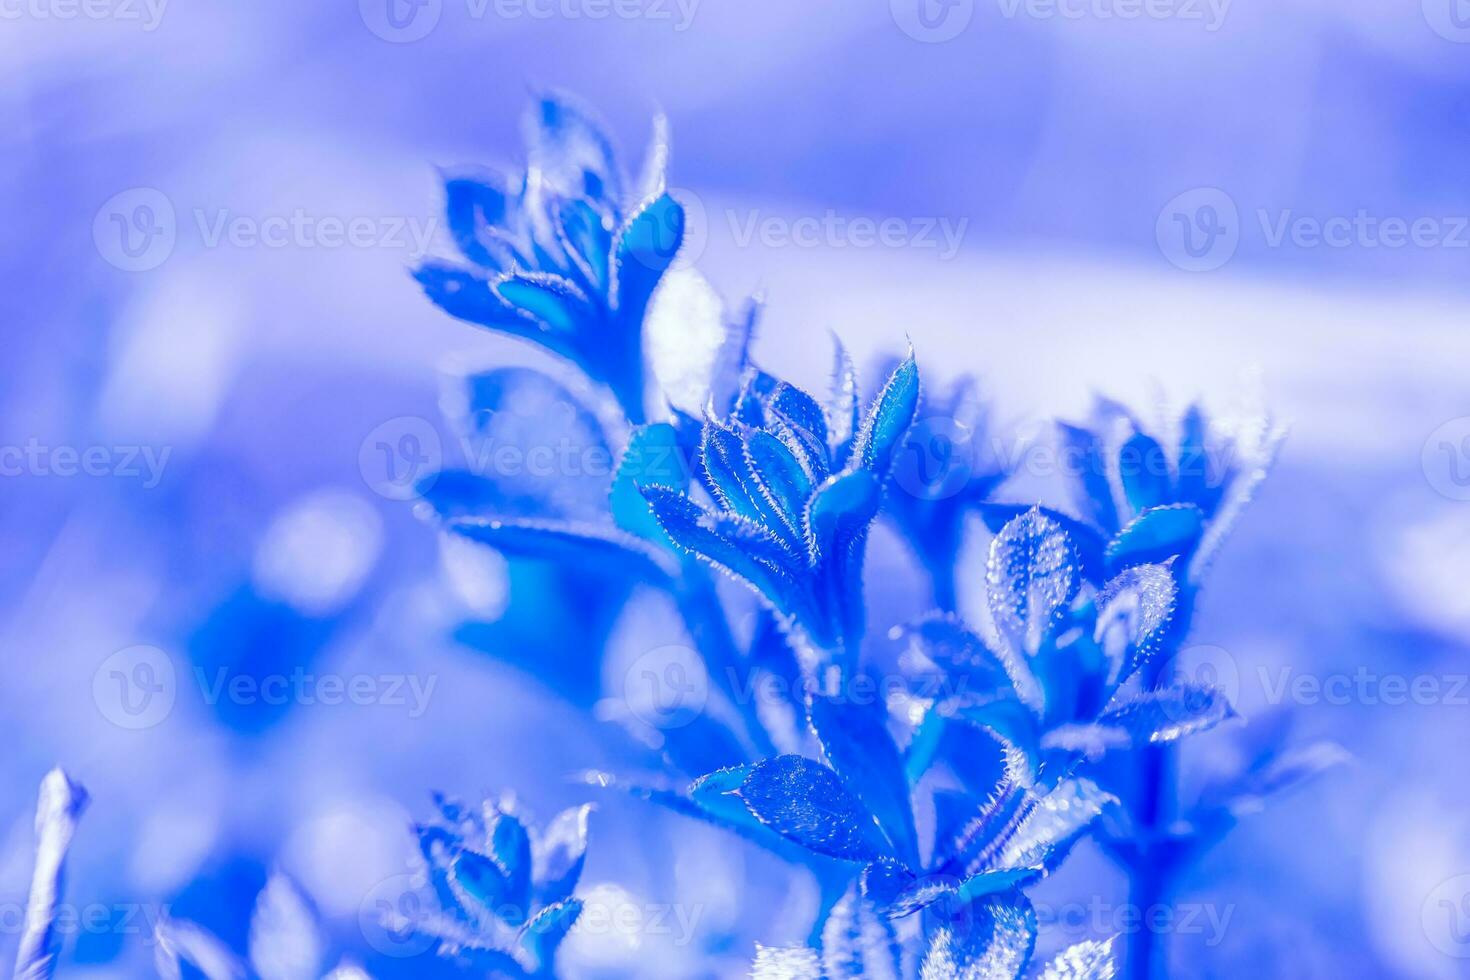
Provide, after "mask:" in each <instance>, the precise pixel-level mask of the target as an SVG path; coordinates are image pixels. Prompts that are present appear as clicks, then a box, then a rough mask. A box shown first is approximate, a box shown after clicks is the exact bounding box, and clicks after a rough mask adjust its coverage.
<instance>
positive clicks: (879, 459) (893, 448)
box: [853, 352, 919, 481]
mask: <svg viewBox="0 0 1470 980" xmlns="http://www.w3.org/2000/svg"><path fill="white" fill-rule="evenodd" d="M918 410H919V368H918V365H916V364H915V363H914V355H913V353H912V352H910V353H909V356H908V357H907V358H905V359H904V361H903V363H902V364H900V365H899V366H898V368H897V369H896V370H895V371H894V372H893V374H892V376H890V377H889V379H888V383H887V384H885V385H884V386H883V390H882V391H881V392H879V394H878V398H877V400H876V401H875V402H874V403H873V407H872V409H870V410H869V412H868V417H867V418H866V419H865V420H864V422H863V427H862V429H861V430H860V431H859V432H858V434H857V438H856V440H855V441H854V443H853V458H854V459H855V460H856V461H857V464H858V465H860V466H862V467H863V468H864V469H867V470H868V471H870V472H872V473H875V474H877V476H878V478H879V479H880V480H884V481H886V480H887V479H888V475H889V474H890V473H891V472H892V471H893V460H894V458H895V457H896V456H897V455H898V450H899V447H901V446H902V445H903V441H904V439H905V438H907V437H908V432H909V427H910V426H911V425H913V423H914V415H915V414H916V413H917V412H918Z"/></svg>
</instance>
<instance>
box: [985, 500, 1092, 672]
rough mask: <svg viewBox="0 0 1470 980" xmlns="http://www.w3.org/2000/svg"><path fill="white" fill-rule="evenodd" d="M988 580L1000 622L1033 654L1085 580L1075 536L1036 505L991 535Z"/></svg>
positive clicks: (1008, 634) (994, 614) (999, 625)
mask: <svg viewBox="0 0 1470 980" xmlns="http://www.w3.org/2000/svg"><path fill="white" fill-rule="evenodd" d="M985 580H986V583H987V585H988V586H989V599H990V614H991V617H992V618H993V619H994V621H995V625H996V628H997V629H998V630H1000V632H1001V634H1002V635H1003V636H1005V637H1007V638H1008V639H1009V640H1010V642H1011V644H1012V647H1013V648H1014V649H1015V650H1016V651H1017V652H1022V653H1026V654H1034V653H1035V652H1036V651H1037V650H1038V649H1040V647H1041V643H1042V641H1043V640H1044V639H1045V638H1046V636H1047V634H1048V633H1050V631H1051V629H1052V627H1053V626H1054V625H1055V624H1056V623H1057V621H1058V620H1059V619H1060V617H1061V615H1062V613H1063V612H1065V610H1066V608H1067V604H1068V603H1070V602H1071V601H1072V597H1073V596H1075V595H1076V594H1077V589H1078V586H1079V585H1080V584H1081V576H1080V574H1079V566H1078V560H1077V552H1076V549H1075V548H1074V547H1073V545H1072V539H1071V538H1070V537H1068V536H1067V532H1066V531H1063V530H1062V528H1061V525H1059V524H1057V523H1056V522H1055V521H1053V520H1051V519H1050V518H1048V517H1046V516H1045V515H1044V514H1042V513H1041V511H1040V510H1037V509H1035V508H1033V509H1032V510H1029V511H1027V512H1026V513H1025V514H1023V515H1021V516H1020V517H1018V518H1016V519H1015V520H1013V521H1011V522H1010V523H1009V524H1007V525H1006V526H1005V527H1003V528H1001V530H1000V533H999V534H997V535H996V536H995V538H994V540H992V541H991V543H990V562H989V566H988V568H987V571H986V578H985Z"/></svg>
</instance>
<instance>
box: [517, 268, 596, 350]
mask: <svg viewBox="0 0 1470 980" xmlns="http://www.w3.org/2000/svg"><path fill="white" fill-rule="evenodd" d="M494 288H495V293H496V295H497V296H499V297H500V298H501V299H503V300H504V301H505V302H507V303H509V304H510V305H511V306H513V307H515V308H516V309H518V310H520V311H521V312H522V313H523V314H524V315H525V316H527V317H529V318H531V319H532V320H534V321H535V322H537V323H540V324H544V325H545V327H546V329H547V330H549V331H550V332H551V333H552V334H557V335H574V334H578V333H581V332H582V331H584V330H586V329H587V328H588V327H589V325H591V324H592V323H593V322H594V321H595V320H596V319H597V313H596V312H595V311H594V309H593V307H592V305H591V303H590V302H589V300H588V299H587V294H586V293H584V292H582V290H581V289H580V288H579V287H578V286H577V285H576V284H575V283H573V282H572V281H571V280H569V279H563V278H562V277H560V276H556V275H552V274H550V273H545V272H514V273H511V274H509V275H506V276H502V277H501V278H499V279H497V280H495V287H494Z"/></svg>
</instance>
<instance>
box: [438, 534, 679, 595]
mask: <svg viewBox="0 0 1470 980" xmlns="http://www.w3.org/2000/svg"><path fill="white" fill-rule="evenodd" d="M449 529H450V530H451V531H453V532H455V533H456V534H460V535H463V536H464V537H466V538H469V539H470V540H471V541H478V542H480V543H481V544H488V545H490V546H491V547H492V548H494V549H495V550H496V551H499V552H500V553H501V554H503V555H505V556H506V557H509V558H526V559H535V560H539V561H550V562H557V563H565V564H571V565H573V566H579V567H585V568H597V569H601V570H603V571H605V572H606V573H608V574H609V575H613V576H618V575H624V576H629V577H632V578H635V579H640V580H643V581H648V582H653V583H655V584H658V583H663V582H666V581H667V580H668V578H669V577H670V576H671V575H673V574H674V572H675V569H674V567H673V564H672V562H671V561H670V559H669V557H668V555H667V554H664V553H663V552H660V551H658V550H656V549H655V548H654V547H653V546H651V545H650V544H648V542H646V541H644V540H642V539H641V538H635V537H633V536H632V535H631V534H625V533H623V532H621V531H618V530H616V529H613V528H604V527H597V526H594V525H590V524H576V523H572V522H568V521H535V520H516V521H511V520H495V519H493V518H462V519H460V520H456V521H451V522H450V524H449Z"/></svg>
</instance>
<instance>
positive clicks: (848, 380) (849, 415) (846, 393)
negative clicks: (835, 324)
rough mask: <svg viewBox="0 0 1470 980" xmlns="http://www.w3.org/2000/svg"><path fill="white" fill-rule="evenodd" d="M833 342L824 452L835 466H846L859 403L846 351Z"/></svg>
mask: <svg viewBox="0 0 1470 980" xmlns="http://www.w3.org/2000/svg"><path fill="white" fill-rule="evenodd" d="M832 340H833V347H834V351H833V364H832V386H831V395H830V396H829V398H828V401H827V405H826V409H825V412H826V417H827V449H828V453H829V455H830V456H831V458H832V464H833V465H834V466H836V467H839V468H840V467H844V466H846V465H847V457H848V454H849V452H850V451H851V449H852V443H853V440H854V439H855V438H857V432H858V425H859V415H860V413H861V405H860V404H859V395H858V383H857V369H856V368H854V367H853V365H852V357H851V356H849V355H848V353H847V348H846V347H844V346H843V345H842V341H841V340H838V339H837V338H836V337H833V338H832Z"/></svg>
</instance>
